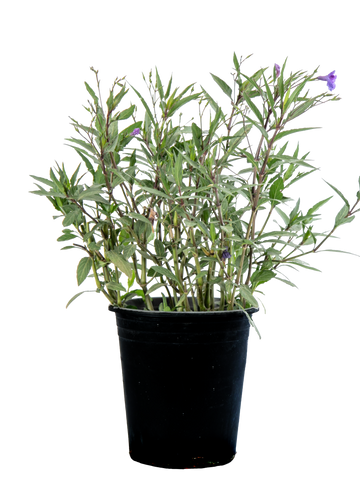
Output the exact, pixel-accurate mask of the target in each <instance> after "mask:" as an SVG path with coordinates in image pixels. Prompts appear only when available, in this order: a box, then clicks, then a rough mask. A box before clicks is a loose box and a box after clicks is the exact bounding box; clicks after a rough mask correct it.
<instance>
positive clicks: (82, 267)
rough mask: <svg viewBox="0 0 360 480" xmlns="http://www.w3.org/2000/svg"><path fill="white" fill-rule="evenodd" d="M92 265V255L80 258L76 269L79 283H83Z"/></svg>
mask: <svg viewBox="0 0 360 480" xmlns="http://www.w3.org/2000/svg"><path fill="white" fill-rule="evenodd" d="M91 266H92V260H91V258H90V257H84V258H82V259H81V260H80V262H79V265H78V267H77V271H76V278H77V283H78V285H81V284H82V283H83V281H84V280H85V279H86V277H87V276H88V274H89V272H90V270H91Z"/></svg>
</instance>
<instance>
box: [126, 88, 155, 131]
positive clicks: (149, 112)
mask: <svg viewBox="0 0 360 480" xmlns="http://www.w3.org/2000/svg"><path fill="white" fill-rule="evenodd" d="M131 88H132V89H133V90H134V92H135V93H136V95H137V96H138V97H139V98H140V100H141V103H142V104H143V105H144V107H145V110H146V111H147V114H148V115H149V117H150V120H151V122H152V124H153V125H155V120H154V117H153V114H152V113H151V110H150V108H149V106H148V104H147V103H146V102H145V100H144V99H143V97H142V96H141V95H140V93H139V92H138V91H137V90H136V89H135V88H134V87H131Z"/></svg>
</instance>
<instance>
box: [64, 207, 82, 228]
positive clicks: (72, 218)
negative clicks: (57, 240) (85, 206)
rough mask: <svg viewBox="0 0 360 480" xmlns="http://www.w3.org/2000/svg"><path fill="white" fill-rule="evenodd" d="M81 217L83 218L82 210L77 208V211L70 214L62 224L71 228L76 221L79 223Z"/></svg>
mask: <svg viewBox="0 0 360 480" xmlns="http://www.w3.org/2000/svg"><path fill="white" fill-rule="evenodd" d="M80 217H81V210H80V209H78V208H77V209H76V210H73V211H71V212H69V213H68V214H67V215H66V216H65V218H64V220H63V222H62V224H63V226H64V227H69V226H70V225H72V224H73V223H75V222H76V221H79V220H80Z"/></svg>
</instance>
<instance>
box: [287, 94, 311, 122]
mask: <svg viewBox="0 0 360 480" xmlns="http://www.w3.org/2000/svg"><path fill="white" fill-rule="evenodd" d="M314 102H315V99H310V100H307V101H305V102H304V103H302V104H301V105H299V106H298V107H296V108H294V110H292V111H291V112H290V113H289V116H288V120H294V118H296V117H299V116H300V115H302V114H303V113H304V112H306V111H307V110H308V109H309V108H310V107H311V106H312V104H313V103H314Z"/></svg>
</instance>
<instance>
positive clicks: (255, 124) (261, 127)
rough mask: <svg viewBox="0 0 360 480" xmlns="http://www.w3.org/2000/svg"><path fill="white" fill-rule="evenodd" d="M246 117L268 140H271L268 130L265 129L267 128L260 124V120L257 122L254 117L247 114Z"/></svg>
mask: <svg viewBox="0 0 360 480" xmlns="http://www.w3.org/2000/svg"><path fill="white" fill-rule="evenodd" d="M244 117H245V118H246V120H248V121H249V122H250V123H252V124H253V125H254V126H255V127H256V128H257V129H258V130H260V132H261V133H262V135H263V136H264V137H265V138H266V140H269V135H268V134H267V131H266V130H265V128H264V127H263V126H262V125H259V124H258V122H255V120H253V119H252V118H250V117H248V116H246V115H244Z"/></svg>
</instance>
